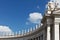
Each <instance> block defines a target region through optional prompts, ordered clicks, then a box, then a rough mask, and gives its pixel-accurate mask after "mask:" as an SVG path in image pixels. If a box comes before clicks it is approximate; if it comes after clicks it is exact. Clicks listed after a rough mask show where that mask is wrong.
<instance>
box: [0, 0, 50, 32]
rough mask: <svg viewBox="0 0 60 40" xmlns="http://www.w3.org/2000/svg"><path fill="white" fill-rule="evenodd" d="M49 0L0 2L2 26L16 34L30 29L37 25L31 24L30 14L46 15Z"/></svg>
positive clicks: (0, 21)
mask: <svg viewBox="0 0 60 40" xmlns="http://www.w3.org/2000/svg"><path fill="white" fill-rule="evenodd" d="M48 1H49V0H0V25H1V26H8V27H9V28H10V29H11V30H12V31H14V32H16V31H19V30H22V29H29V28H31V27H34V26H35V23H32V22H29V20H28V18H29V14H30V13H34V12H35V13H41V14H42V15H43V14H44V11H45V6H46V4H47V2H48ZM27 24H28V25H27Z"/></svg>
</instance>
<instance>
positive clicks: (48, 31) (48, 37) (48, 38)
mask: <svg viewBox="0 0 60 40" xmlns="http://www.w3.org/2000/svg"><path fill="white" fill-rule="evenodd" d="M50 39H51V38H50V26H48V27H47V40H50Z"/></svg>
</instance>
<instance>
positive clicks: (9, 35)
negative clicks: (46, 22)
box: [0, 25, 42, 38]
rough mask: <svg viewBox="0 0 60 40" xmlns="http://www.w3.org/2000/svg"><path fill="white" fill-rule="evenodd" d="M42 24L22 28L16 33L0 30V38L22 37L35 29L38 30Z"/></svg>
mask: <svg viewBox="0 0 60 40" xmlns="http://www.w3.org/2000/svg"><path fill="white" fill-rule="evenodd" d="M41 26H42V25H36V26H35V27H34V28H30V29H28V30H22V31H19V32H16V33H3V32H0V34H2V35H0V38H9V37H22V36H26V35H29V34H32V33H34V32H35V31H36V30H38V29H39V28H40V27H41Z"/></svg>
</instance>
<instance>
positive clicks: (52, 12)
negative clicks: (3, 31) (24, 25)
mask: <svg viewBox="0 0 60 40" xmlns="http://www.w3.org/2000/svg"><path fill="white" fill-rule="evenodd" d="M48 4H49V7H48V9H47V11H46V13H45V15H44V16H43V19H42V21H41V24H43V25H41V26H39V27H38V26H36V27H37V29H35V30H34V31H32V29H31V31H29V32H28V33H26V34H23V35H17V36H4V37H0V40H60V8H57V7H56V6H55V5H53V6H55V8H51V7H50V6H51V4H52V2H49V3H48ZM55 4H56V3H55Z"/></svg>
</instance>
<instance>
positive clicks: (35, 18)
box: [28, 12, 42, 24]
mask: <svg viewBox="0 0 60 40" xmlns="http://www.w3.org/2000/svg"><path fill="white" fill-rule="evenodd" d="M41 19H42V15H41V13H38V12H34V13H30V14H29V18H28V20H29V21H30V22H32V23H36V24H38V23H40V21H41Z"/></svg>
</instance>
